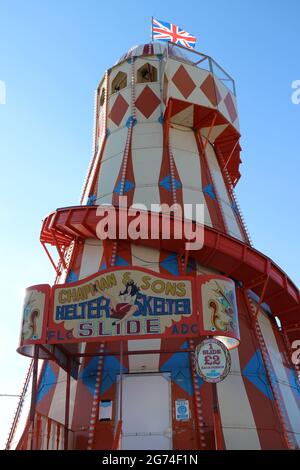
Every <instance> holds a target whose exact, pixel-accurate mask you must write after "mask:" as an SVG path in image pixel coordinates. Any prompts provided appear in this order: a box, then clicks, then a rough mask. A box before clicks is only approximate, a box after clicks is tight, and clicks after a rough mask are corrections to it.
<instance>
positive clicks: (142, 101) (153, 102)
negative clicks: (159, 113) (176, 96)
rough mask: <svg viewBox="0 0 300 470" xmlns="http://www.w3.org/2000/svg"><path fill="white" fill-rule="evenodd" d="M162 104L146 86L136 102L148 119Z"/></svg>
mask: <svg viewBox="0 0 300 470" xmlns="http://www.w3.org/2000/svg"><path fill="white" fill-rule="evenodd" d="M159 104H160V99H159V98H158V97H157V96H156V94H155V93H153V91H152V90H151V88H150V87H149V86H148V85H146V86H145V88H144V89H143V91H142V93H141V94H140V96H139V97H138V99H137V100H136V102H135V106H136V108H137V109H138V110H139V111H141V113H142V114H143V115H144V116H145V117H146V118H147V119H148V118H149V117H150V116H151V114H152V113H153V112H154V111H155V109H156V108H157V106H158V105H159Z"/></svg>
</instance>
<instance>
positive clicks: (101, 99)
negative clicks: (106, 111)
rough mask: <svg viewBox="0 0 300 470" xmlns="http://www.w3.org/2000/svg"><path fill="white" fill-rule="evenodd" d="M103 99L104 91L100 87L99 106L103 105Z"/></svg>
mask: <svg viewBox="0 0 300 470" xmlns="http://www.w3.org/2000/svg"><path fill="white" fill-rule="evenodd" d="M104 100H105V91H104V88H102V92H101V96H100V100H99V106H103V105H104Z"/></svg>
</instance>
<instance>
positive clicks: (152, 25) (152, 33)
mask: <svg viewBox="0 0 300 470" xmlns="http://www.w3.org/2000/svg"><path fill="white" fill-rule="evenodd" d="M151 42H153V16H151Z"/></svg>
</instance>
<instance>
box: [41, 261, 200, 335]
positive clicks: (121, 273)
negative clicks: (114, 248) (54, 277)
mask: <svg viewBox="0 0 300 470" xmlns="http://www.w3.org/2000/svg"><path fill="white" fill-rule="evenodd" d="M193 284H194V279H193V278H189V277H179V278H168V277H167V276H163V275H160V274H156V273H153V272H151V271H148V270H144V269H141V268H130V269H122V268H121V269H120V268H115V269H113V270H109V271H106V272H103V273H101V274H98V275H96V276H95V275H94V276H91V277H90V278H88V279H85V280H84V281H80V282H77V283H75V284H68V285H64V286H61V285H60V286H54V287H53V307H52V317H51V316H50V322H49V326H48V338H47V340H48V341H47V342H48V343H57V342H60V341H62V342H74V341H75V342H76V341H89V340H92V341H95V339H96V338H98V339H99V338H102V339H104V338H107V337H109V339H120V337H131V338H132V337H138V338H141V337H144V336H145V337H149V336H151V337H161V336H167V337H177V336H179V335H185V336H196V335H197V334H198V321H197V309H196V302H195V298H194V291H195V290H194V286H193Z"/></svg>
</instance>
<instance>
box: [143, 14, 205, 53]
mask: <svg viewBox="0 0 300 470" xmlns="http://www.w3.org/2000/svg"><path fill="white" fill-rule="evenodd" d="M152 38H153V39H156V40H159V41H166V42H174V43H175V44H180V45H181V46H184V47H188V48H189V49H194V47H195V45H196V40H197V39H196V37H195V36H192V35H191V34H190V33H187V32H186V31H184V29H181V28H179V26H176V25H175V24H173V23H166V22H165V21H160V20H157V19H156V18H152Z"/></svg>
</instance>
